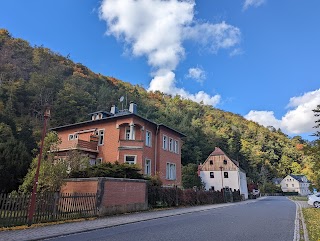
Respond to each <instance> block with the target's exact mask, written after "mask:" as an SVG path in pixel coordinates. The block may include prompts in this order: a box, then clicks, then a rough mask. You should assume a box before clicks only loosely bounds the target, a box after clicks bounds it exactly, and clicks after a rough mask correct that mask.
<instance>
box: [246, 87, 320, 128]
mask: <svg viewBox="0 0 320 241" xmlns="http://www.w3.org/2000/svg"><path fill="white" fill-rule="evenodd" d="M319 104H320V89H318V90H315V91H311V92H307V93H304V94H303V95H301V96H297V97H292V98H291V99H290V101H289V104H288V106H287V107H288V108H291V109H290V110H288V111H287V113H286V114H285V115H284V116H283V117H282V118H281V120H278V119H276V118H275V116H274V113H273V112H272V111H250V112H249V113H248V114H247V115H246V116H245V118H246V119H248V120H252V121H255V122H258V123H259V124H261V125H264V126H269V125H272V126H273V127H275V128H281V129H282V130H283V131H285V132H286V133H288V134H302V133H312V132H315V129H314V128H313V126H315V121H316V117H315V116H314V113H313V111H312V110H313V109H315V108H316V107H317V105H319Z"/></svg>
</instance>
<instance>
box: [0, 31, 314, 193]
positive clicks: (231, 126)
mask: <svg viewBox="0 0 320 241" xmlns="http://www.w3.org/2000/svg"><path fill="white" fill-rule="evenodd" d="M125 95H127V96H128V100H129V101H134V102H136V103H137V105H138V112H139V114H140V115H142V116H144V117H146V118H148V119H151V120H153V121H156V122H158V123H163V124H166V125H168V126H171V127H172V128H175V129H177V130H179V131H180V132H182V133H184V134H186V135H187V137H186V138H185V140H184V141H185V142H184V145H183V147H182V162H183V164H184V165H186V164H188V163H201V162H204V161H205V159H206V158H207V156H208V155H209V154H210V153H211V152H212V151H213V149H214V147H215V146H218V147H220V148H221V149H223V150H224V151H225V152H226V153H227V154H228V155H229V156H230V157H232V158H233V159H235V160H237V161H238V162H239V163H240V165H241V167H242V168H243V169H244V170H245V171H246V172H247V176H248V177H249V178H250V179H251V180H253V181H255V182H265V181H266V180H271V179H272V178H273V177H283V176H285V175H286V174H288V173H300V172H304V173H305V174H307V175H308V173H309V172H310V170H309V169H308V168H309V166H308V162H309V160H310V158H311V157H310V156H306V155H304V154H303V152H302V148H303V147H304V146H305V145H306V144H307V143H305V141H304V140H302V139H301V138H300V137H295V138H292V139H290V138H288V136H286V135H285V134H284V133H282V131H281V130H280V129H278V130H276V129H274V128H273V127H270V128H265V127H263V126H261V125H258V124H257V123H254V122H252V121H248V120H246V119H244V118H243V117H242V116H240V115H237V114H233V113H230V112H225V111H222V110H219V109H216V108H213V107H212V106H208V105H203V104H199V103H196V102H193V101H191V100H185V99H181V98H180V97H179V96H168V95H166V94H163V93H161V92H157V91H156V92H147V91H146V90H145V89H143V88H142V87H141V86H139V85H135V86H134V85H131V84H130V83H126V82H123V81H121V80H118V79H116V78H113V77H108V76H103V75H100V74H96V73H93V72H92V71H91V70H90V69H88V68H87V67H86V66H84V65H82V64H80V63H74V62H73V61H72V60H70V59H69V58H66V57H63V56H61V55H60V54H58V53H54V52H52V51H51V50H50V49H47V48H45V47H42V46H35V47H32V46H30V44H29V43H28V42H27V41H25V40H22V39H19V38H13V37H12V36H11V35H10V33H9V32H8V31H7V30H5V29H1V30H0V144H1V145H2V146H3V148H4V147H6V148H9V144H8V140H12V141H16V142H19V145H22V146H23V148H22V147H21V148H20V149H21V150H22V149H23V150H25V152H24V153H20V154H21V155H20V156H19V155H18V156H16V157H10V158H11V159H10V158H9V157H8V156H5V157H3V156H1V154H0V158H1V160H0V161H1V163H0V167H1V165H2V166H5V167H6V165H8V164H3V163H7V162H9V163H12V161H11V162H10V161H8V160H9V159H10V160H13V159H17V158H18V159H21V158H22V157H23V158H24V159H23V160H24V161H23V163H27V165H26V166H27V167H28V165H29V162H30V160H31V156H32V155H34V153H33V152H32V149H33V148H35V147H36V141H38V140H39V139H40V128H41V125H42V110H43V105H44V103H46V102H49V103H50V104H51V106H52V109H51V112H52V119H51V120H50V126H51V127H53V126H58V125H63V124H68V123H74V122H78V121H83V120H87V119H88V115H87V114H88V113H90V112H94V111H97V110H107V111H108V110H110V107H111V105H113V104H117V103H119V101H118V99H119V97H121V96H125ZM1 145H0V148H1ZM0 153H1V152H0ZM8 158H9V159H8ZM10 165H11V164H10ZM12 165H13V164H12ZM14 165H22V164H21V163H20V164H14ZM22 166H23V167H21V168H22V171H21V173H20V174H19V175H18V177H11V178H21V176H23V175H24V174H25V172H26V170H25V168H26V167H25V165H24V164H23V165H22ZM1 168H3V167H1ZM1 170H2V169H0V171H1ZM3 170H5V168H4V169H3ZM7 179H8V178H7ZM19 180H20V179H19ZM0 182H1V180H0ZM2 189H3V188H2ZM0 191H1V187H0Z"/></svg>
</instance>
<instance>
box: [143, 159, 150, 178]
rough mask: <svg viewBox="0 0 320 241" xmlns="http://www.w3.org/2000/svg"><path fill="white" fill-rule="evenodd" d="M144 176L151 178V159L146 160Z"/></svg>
mask: <svg viewBox="0 0 320 241" xmlns="http://www.w3.org/2000/svg"><path fill="white" fill-rule="evenodd" d="M144 174H145V175H147V176H151V159H148V158H147V159H145V162H144Z"/></svg>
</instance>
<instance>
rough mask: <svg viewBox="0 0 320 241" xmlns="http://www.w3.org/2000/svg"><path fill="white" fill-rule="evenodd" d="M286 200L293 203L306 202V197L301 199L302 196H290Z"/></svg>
mask: <svg viewBox="0 0 320 241" xmlns="http://www.w3.org/2000/svg"><path fill="white" fill-rule="evenodd" d="M288 198H290V199H291V200H294V201H308V197H302V196H291V197H288ZM317 241H318V240H317Z"/></svg>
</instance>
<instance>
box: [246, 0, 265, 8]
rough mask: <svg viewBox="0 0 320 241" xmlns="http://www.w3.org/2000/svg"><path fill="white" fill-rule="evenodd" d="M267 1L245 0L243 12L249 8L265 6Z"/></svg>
mask: <svg viewBox="0 0 320 241" xmlns="http://www.w3.org/2000/svg"><path fill="white" fill-rule="evenodd" d="M265 2H266V0H245V2H244V4H243V10H246V9H248V8H249V7H251V6H252V7H259V6H261V5H262V4H264V3H265Z"/></svg>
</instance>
